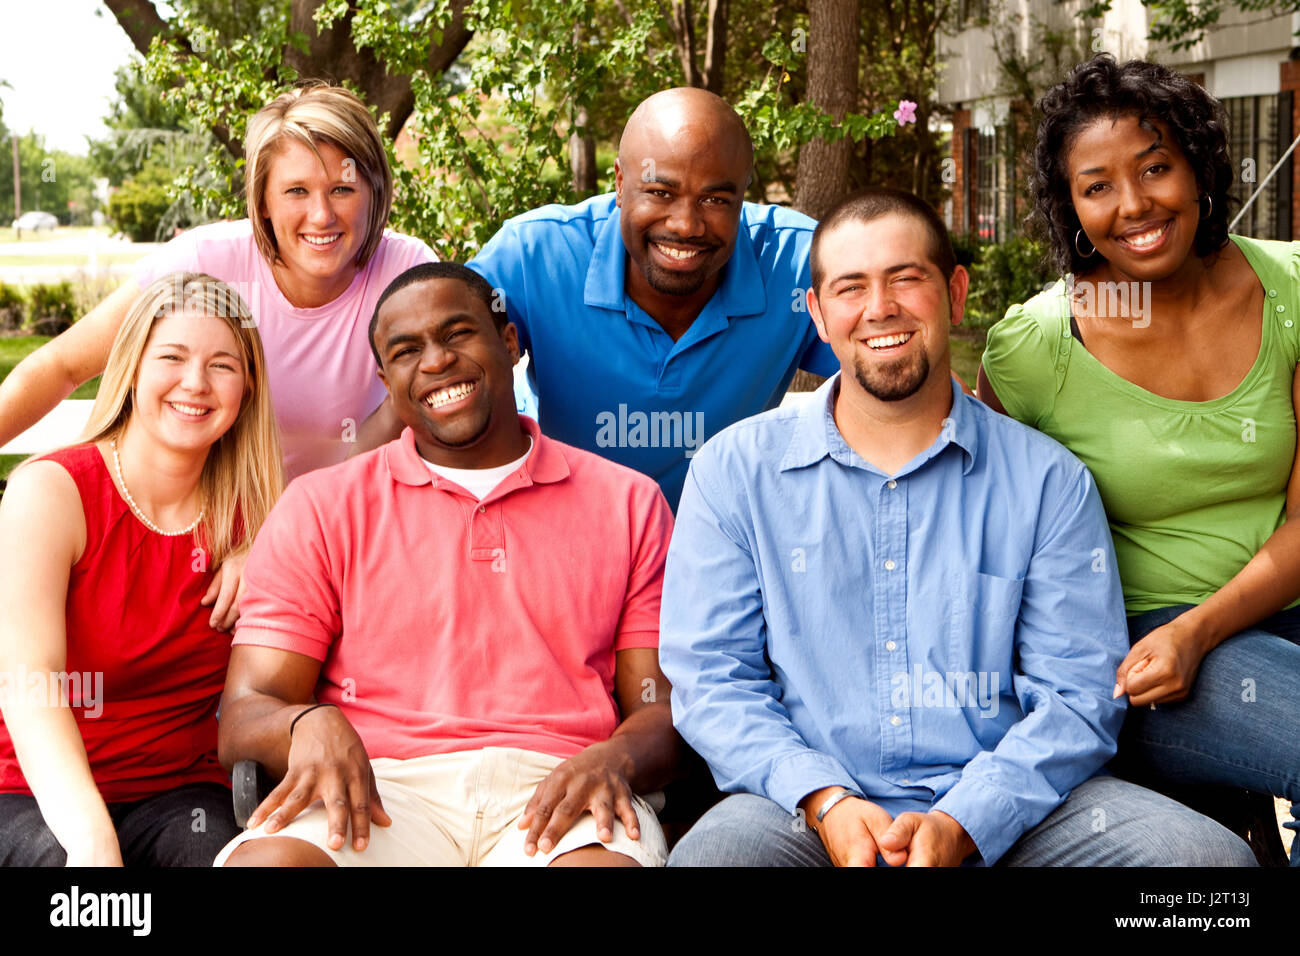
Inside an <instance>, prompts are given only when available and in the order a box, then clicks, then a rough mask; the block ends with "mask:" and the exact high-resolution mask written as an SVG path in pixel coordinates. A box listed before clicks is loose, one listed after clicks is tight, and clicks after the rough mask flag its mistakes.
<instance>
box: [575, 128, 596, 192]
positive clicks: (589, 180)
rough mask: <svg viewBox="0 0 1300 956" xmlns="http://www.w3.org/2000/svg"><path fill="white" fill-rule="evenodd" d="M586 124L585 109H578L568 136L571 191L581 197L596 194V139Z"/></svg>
mask: <svg viewBox="0 0 1300 956" xmlns="http://www.w3.org/2000/svg"><path fill="white" fill-rule="evenodd" d="M588 122H589V117H588V116H587V108H586V107H585V106H580V107H578V109H577V110H576V111H575V112H574V116H573V132H572V133H570V134H569V169H570V171H571V172H572V173H573V191H574V192H575V193H577V194H578V195H579V196H581V197H587V196H594V195H595V194H596V139H595V137H593V136H592V135H591V131H590V129H588V127H587V123H588Z"/></svg>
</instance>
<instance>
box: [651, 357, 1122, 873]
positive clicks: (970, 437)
mask: <svg viewBox="0 0 1300 956" xmlns="http://www.w3.org/2000/svg"><path fill="white" fill-rule="evenodd" d="M838 382H839V377H838V376H836V377H835V378H833V379H831V380H830V381H829V382H827V383H826V385H824V386H823V387H822V388H821V389H819V390H818V392H817V393H816V394H815V395H814V397H813V399H812V400H811V401H809V402H808V403H807V404H806V405H803V406H802V407H799V408H787V409H777V410H775V411H772V412H768V413H766V414H763V415H759V416H757V417H755V418H751V419H749V420H748V421H744V422H741V423H739V424H738V425H735V426H734V427H732V428H730V429H727V430H726V431H724V432H723V433H722V434H720V435H719V436H718V437H717V438H715V439H713V440H712V441H710V442H709V443H708V444H707V445H706V446H705V447H704V448H703V449H702V450H701V451H700V453H699V455H697V456H696V458H695V460H694V462H693V464H692V466H691V470H690V475H689V477H688V478H687V482H686V488H685V491H684V493H683V495H682V500H681V507H680V510H679V512H678V516H677V524H676V529H675V531H674V533H673V539H672V544H671V546H670V548H669V554H668V564H667V570H666V576H665V580H664V594H663V608H662V619H661V632H660V661H661V664H662V667H663V670H664V673H665V675H666V676H667V677H668V679H669V680H670V681H671V682H672V684H673V691H672V708H673V716H674V719H675V722H676V725H677V728H678V730H679V731H680V732H681V734H682V736H683V737H684V738H685V739H686V741H687V742H688V743H689V744H690V745H691V746H692V747H694V748H695V749H696V750H697V751H698V752H699V753H700V754H701V755H702V756H703V757H704V759H705V760H707V761H708V763H709V766H710V767H711V768H712V770H713V774H714V777H715V779H716V780H717V782H718V786H720V787H721V788H722V789H724V790H729V791H744V792H749V793H756V794H760V795H762V796H765V797H768V798H769V799H771V800H773V801H775V802H776V803H778V804H780V805H781V806H782V807H784V808H785V809H786V810H789V811H791V812H794V811H795V807H796V805H797V803H798V802H799V801H800V800H801V799H803V797H805V796H807V795H808V794H809V793H811V792H812V791H814V790H817V789H820V788H821V787H827V786H831V785H840V786H844V787H849V788H851V789H854V790H857V791H860V792H861V793H862V794H864V795H866V797H867V798H868V799H870V800H872V801H874V802H875V803H878V804H879V805H880V806H882V807H884V809H885V810H887V811H888V812H889V813H890V814H892V815H895V816H897V815H898V814H899V813H902V812H904V811H907V810H916V811H921V812H924V811H927V810H930V809H935V810H942V811H943V812H945V813H947V814H949V815H950V816H952V817H953V818H955V819H956V820H957V821H958V822H959V823H960V824H961V825H962V826H963V827H964V828H965V829H966V832H967V833H969V834H970V836H971V838H972V839H973V840H974V841H975V845H976V846H977V847H978V849H979V852H980V854H981V856H982V857H983V859H984V861H985V862H986V863H990V864H991V863H993V862H994V861H996V860H997V859H998V858H999V857H1001V856H1002V854H1003V853H1005V852H1006V851H1007V849H1008V848H1009V847H1010V846H1011V845H1012V844H1013V843H1014V842H1015V841H1016V840H1017V839H1019V838H1020V837H1021V836H1022V835H1023V834H1024V833H1025V832H1026V831H1027V830H1029V829H1030V828H1032V827H1033V826H1035V825H1036V824H1038V823H1039V822H1041V821H1042V820H1043V818H1044V817H1046V816H1047V815H1048V814H1049V813H1050V812H1051V811H1052V810H1053V809H1055V808H1056V807H1057V806H1058V805H1059V804H1060V803H1061V802H1062V801H1064V799H1065V797H1066V796H1067V795H1068V794H1069V792H1070V791H1071V790H1072V789H1073V788H1074V787H1076V786H1077V785H1078V784H1080V783H1082V782H1083V781H1084V780H1086V779H1088V778H1089V777H1091V776H1093V775H1094V774H1095V773H1096V772H1097V771H1098V770H1100V769H1101V767H1102V765H1103V764H1104V763H1105V762H1106V760H1108V759H1109V758H1110V757H1111V755H1112V754H1113V753H1114V751H1115V742H1116V735H1117V734H1118V732H1119V728H1120V724H1121V723H1122V720H1123V714H1124V702H1123V700H1112V699H1111V691H1112V688H1113V686H1114V683H1115V668H1116V666H1117V665H1118V664H1119V662H1120V660H1121V659H1122V658H1123V656H1124V654H1125V652H1126V650H1127V646H1128V641H1127V631H1126V628H1125V619H1124V603H1123V598H1122V596H1121V592H1120V584H1119V579H1118V577H1117V575H1116V572H1115V558H1114V552H1113V550H1112V545H1111V539H1110V532H1109V530H1108V528H1107V525H1106V515H1105V513H1104V511H1103V509H1102V505H1101V500H1100V498H1099V497H1098V495H1097V490H1096V487H1095V486H1094V484H1093V481H1092V476H1091V475H1090V474H1089V473H1088V471H1087V469H1086V468H1084V466H1083V465H1082V464H1081V463H1080V462H1079V461H1078V459H1076V458H1074V457H1073V456H1072V455H1071V454H1070V453H1069V452H1067V451H1066V450H1065V449H1064V448H1063V447H1062V446H1060V445H1059V444H1057V443H1056V442H1055V441H1053V440H1052V439H1050V438H1048V437H1046V436H1045V435H1042V434H1040V433H1039V432H1036V431H1034V430H1032V429H1029V428H1026V427H1024V426H1023V425H1020V424H1019V423H1017V422H1015V421H1013V420H1012V419H1010V418H1007V417H1005V416H1002V415H999V414H997V413H995V412H992V411H990V410H989V409H988V408H986V407H985V406H984V405H982V404H981V403H980V402H978V401H976V400H975V399H973V398H970V397H969V396H967V395H964V394H963V393H962V392H961V391H960V389H958V388H957V387H956V385H955V384H954V386H953V406H952V411H951V412H950V414H949V417H948V418H947V419H946V420H945V421H944V424H943V428H942V430H941V433H940V435H939V437H938V438H937V439H936V440H935V442H934V444H933V445H931V446H930V447H929V448H928V449H926V450H925V451H924V452H923V453H921V454H920V455H918V456H917V457H916V458H914V459H913V460H912V461H910V462H908V463H907V465H905V466H904V467H903V468H901V469H900V470H899V471H898V473H897V474H895V475H892V476H891V475H886V474H884V473H882V472H881V471H880V470H879V469H878V468H876V467H874V466H872V465H871V464H869V463H867V462H866V461H864V460H863V459H862V458H861V457H859V456H858V455H857V454H856V453H855V452H854V451H853V450H852V449H851V448H849V446H848V445H847V444H846V443H845V441H844V439H843V437H842V436H841V435H840V432H839V430H838V429H837V427H836V425H835V421H834V418H833V415H832V409H833V396H834V395H835V392H834V387H836V386H838Z"/></svg>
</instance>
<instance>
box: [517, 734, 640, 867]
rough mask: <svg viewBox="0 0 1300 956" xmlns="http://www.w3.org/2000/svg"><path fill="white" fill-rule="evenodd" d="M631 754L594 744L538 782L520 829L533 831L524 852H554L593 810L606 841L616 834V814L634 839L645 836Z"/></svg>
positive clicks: (605, 745)
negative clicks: (629, 772)
mask: <svg viewBox="0 0 1300 956" xmlns="http://www.w3.org/2000/svg"><path fill="white" fill-rule="evenodd" d="M625 764H626V756H625V755H624V754H623V753H622V752H621V751H620V750H619V749H618V748H616V747H611V746H610V745H609V743H608V742H606V743H603V744H594V745H593V746H590V747H588V748H587V749H586V750H584V751H582V753H579V754H576V755H575V756H573V757H570V758H569V759H568V760H566V761H564V763H562V764H560V765H559V766H558V767H556V768H555V769H554V770H552V771H551V773H550V776H548V777H547V778H546V779H545V780H543V781H542V782H541V783H539V784H538V785H537V789H536V790H535V791H534V792H533V796H532V799H531V800H529V801H528V805H527V806H525V807H524V815H523V816H522V817H520V819H519V829H521V830H525V829H526V830H527V831H528V835H527V836H526V837H525V838H524V852H525V853H526V854H528V855H529V856H532V855H533V854H534V853H536V852H537V851H538V850H539V849H540V850H541V851H542V852H543V853H549V852H550V851H551V850H552V849H553V848H554V847H555V846H556V845H557V844H558V843H559V842H560V839H561V838H562V837H563V836H564V835H565V834H566V833H568V832H569V828H570V827H572V826H573V824H574V821H576V820H577V819H578V818H579V817H580V816H582V814H583V813H585V812H587V811H588V810H589V811H591V815H592V816H593V817H595V818H596V834H597V836H599V837H600V839H601V842H604V843H608V842H609V841H610V840H612V839H614V819H615V817H616V816H617V818H618V819H619V820H621V821H622V822H623V829H625V830H626V831H627V835H628V837H629V838H630V839H633V840H637V839H640V837H641V826H640V823H639V822H638V820H637V815H636V808H635V806H634V805H633V802H632V796H633V794H632V788H631V786H629V785H628V782H627V768H626V766H625Z"/></svg>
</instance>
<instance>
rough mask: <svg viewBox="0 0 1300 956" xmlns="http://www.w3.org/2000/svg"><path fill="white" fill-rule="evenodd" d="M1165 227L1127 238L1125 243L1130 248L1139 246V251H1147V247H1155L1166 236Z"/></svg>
mask: <svg viewBox="0 0 1300 956" xmlns="http://www.w3.org/2000/svg"><path fill="white" fill-rule="evenodd" d="M1164 231H1165V227H1164V226H1160V227H1159V228H1157V229H1152V230H1151V231H1150V232H1143V233H1140V234H1138V235H1136V236H1126V237H1125V238H1124V241H1125V242H1127V243H1128V244H1129V245H1130V246H1137V247H1138V248H1139V249H1145V248H1146V247H1147V246H1150V245H1154V244H1155V243H1156V242H1158V241H1159V240H1160V237H1161V236H1162V235H1164Z"/></svg>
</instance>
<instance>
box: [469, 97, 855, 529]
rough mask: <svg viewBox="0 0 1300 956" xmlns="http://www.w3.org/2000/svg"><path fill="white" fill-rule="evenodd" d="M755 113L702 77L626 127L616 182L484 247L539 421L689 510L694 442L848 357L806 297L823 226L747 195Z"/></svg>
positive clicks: (545, 210)
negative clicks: (739, 108) (832, 342)
mask: <svg viewBox="0 0 1300 956" xmlns="http://www.w3.org/2000/svg"><path fill="white" fill-rule="evenodd" d="M752 168H753V145H752V143H751V141H750V138H749V134H748V132H747V131H746V130H745V126H744V123H743V122H742V121H741V119H740V117H739V116H738V115H737V114H736V112H735V111H734V110H733V109H732V108H731V107H730V106H728V105H727V104H726V102H724V101H723V100H722V99H720V98H719V97H717V96H715V95H713V94H712V93H708V92H706V91H704V90H698V89H689V88H686V89H674V90H666V91H663V92H661V93H656V94H655V95H654V96H651V97H650V98H649V99H647V100H645V101H644V102H643V103H641V105H640V106H638V107H637V109H636V111H635V112H634V113H633V114H632V117H631V118H630V119H629V120H628V122H627V126H626V127H625V128H624V130H623V137H622V140H621V141H620V143H619V155H618V160H617V161H616V163H615V166H614V170H615V192H614V193H613V194H607V195H604V196H596V197H593V198H591V199H588V200H587V201H585V202H582V203H579V204H578V205H576V206H557V205H552V206H543V207H542V208H540V209H535V210H532V211H531V212H527V213H524V214H523V215H521V216H517V217H515V218H514V219H511V220H509V221H508V222H506V224H505V225H504V226H503V227H502V228H501V230H500V232H498V233H497V234H496V235H495V236H494V237H493V238H492V240H491V241H490V242H488V244H487V245H486V246H484V248H483V251H482V252H481V253H480V254H479V255H478V257H477V258H475V259H474V260H473V261H472V262H470V264H469V265H470V268H472V269H474V270H476V271H477V272H479V273H480V274H481V275H482V276H484V278H486V279H487V280H488V281H489V282H490V283H492V285H493V287H494V288H495V289H497V290H499V292H500V294H501V298H502V300H503V301H504V305H505V308H506V310H507V312H508V314H509V317H510V321H511V322H513V323H514V324H515V327H516V328H517V329H518V330H519V342H520V345H521V346H522V347H523V348H524V349H525V350H526V351H527V352H528V355H529V358H530V364H529V368H528V380H529V384H530V385H531V387H532V389H533V391H534V392H535V394H536V400H537V407H538V412H539V414H538V418H539V420H540V424H541V427H542V431H543V432H544V433H545V434H546V435H548V436H550V437H552V438H556V439H558V440H560V441H563V442H567V443H568V444H571V445H577V446H578V447H580V448H585V449H587V450H589V451H593V452H595V453H597V454H599V455H603V456H605V457H606V458H610V459H612V460H614V461H616V462H619V463H621V464H624V465H627V466H629V467H631V468H635V469H637V470H638V471H640V472H643V473H644V474H647V475H649V476H651V477H652V478H654V479H655V480H656V481H658V482H659V486H660V488H662V489H663V493H664V496H665V497H666V498H667V499H668V502H669V503H670V504H671V505H672V506H673V508H674V510H675V509H676V507H677V499H678V498H679V497H680V496H681V492H682V486H683V483H684V482H685V479H686V470H687V467H688V466H689V464H690V459H691V456H692V455H694V453H695V451H696V449H698V448H699V447H700V446H701V445H703V444H704V441H705V440H706V439H707V438H709V437H710V436H712V435H714V434H716V433H717V432H719V431H721V430H722V429H723V428H725V427H726V426H727V425H730V424H731V423H733V422H736V421H739V420H740V419H742V418H746V417H748V416H750V415H754V414H757V413H758V412H761V411H764V410H765V409H768V408H772V407H774V406H776V405H778V404H779V403H780V401H781V398H782V396H783V395H784V394H785V391H786V389H787V388H788V387H789V384H790V380H791V378H793V376H794V373H795V371H796V369H799V368H803V369H806V370H808V371H810V372H814V373H816V374H818V375H822V376H826V375H830V374H832V373H834V372H835V371H837V370H838V368H839V365H838V363H837V362H836V361H835V356H834V354H833V353H832V352H831V351H830V349H829V348H828V347H827V346H826V345H825V344H824V343H823V342H822V341H821V340H820V339H819V338H818V336H817V331H816V329H815V328H814V326H813V324H812V321H811V320H810V318H809V316H808V312H807V308H806V304H805V299H806V291H807V289H808V286H809V284H810V279H809V273H808V248H809V245H810V243H811V240H812V232H813V229H814V228H815V227H816V223H815V222H814V221H813V220H812V219H809V218H808V217H807V216H804V215H802V214H801V213H798V212H795V211H793V210H790V209H785V208H783V207H780V206H766V205H757V204H754V203H748V202H744V201H743V197H744V193H745V189H746V187H747V186H748V185H749V181H750V177H751V173H752Z"/></svg>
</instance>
